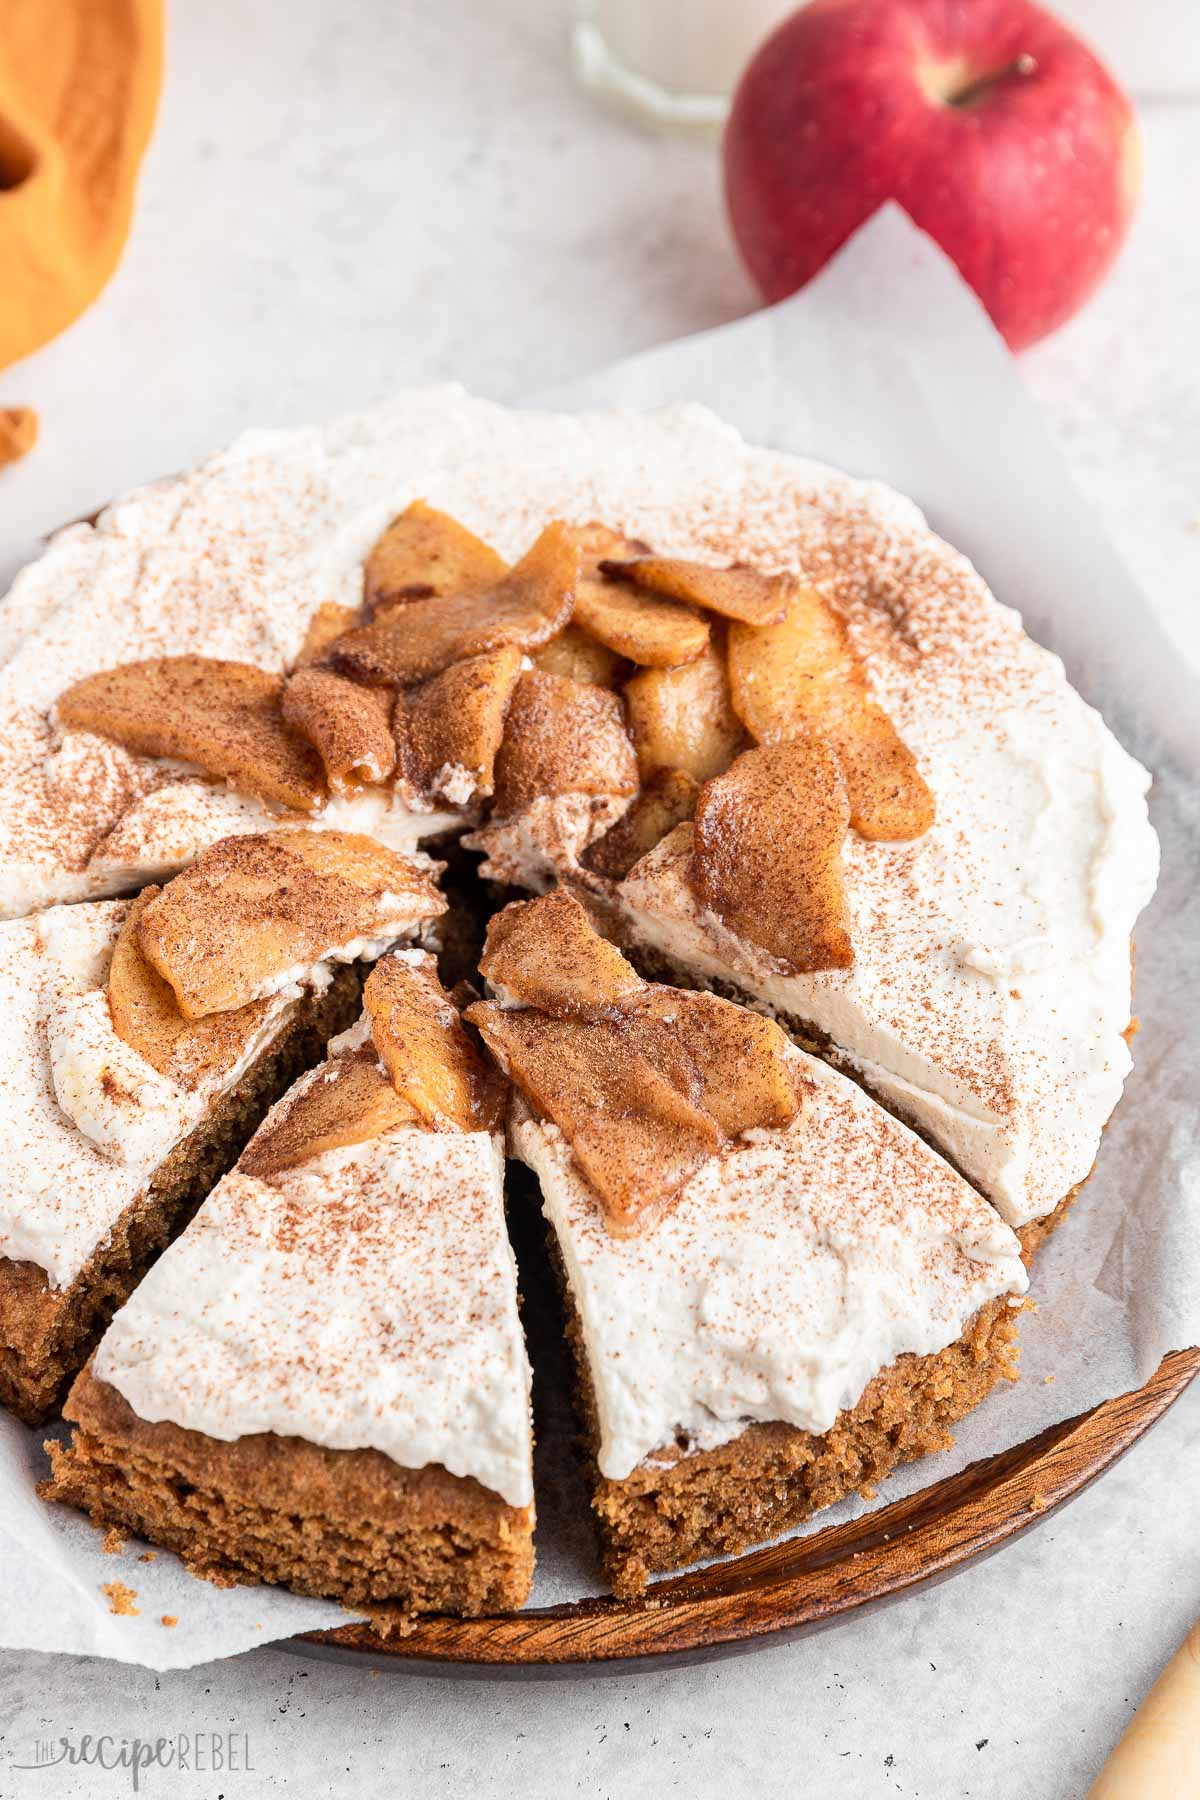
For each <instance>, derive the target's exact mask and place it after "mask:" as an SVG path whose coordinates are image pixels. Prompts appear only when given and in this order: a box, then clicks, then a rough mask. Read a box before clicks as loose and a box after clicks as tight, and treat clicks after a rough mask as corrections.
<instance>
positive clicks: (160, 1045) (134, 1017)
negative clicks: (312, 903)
mask: <svg viewBox="0 0 1200 1800" xmlns="http://www.w3.org/2000/svg"><path fill="white" fill-rule="evenodd" d="M161 892H162V889H161V888H158V887H147V888H143V889H142V891H141V893H140V894H139V895H138V897H137V899H136V900H135V901H134V902H133V903H132V905H131V906H130V908H129V912H128V914H127V915H126V919H125V923H124V925H123V926H122V927H121V932H120V936H119V937H118V938H117V941H116V943H115V944H114V946H113V954H112V962H111V964H110V965H109V971H108V1010H109V1013H110V1015H111V1017H112V1022H113V1030H114V1031H115V1032H116V1034H117V1036H118V1037H119V1038H120V1040H121V1042H122V1043H123V1044H128V1045H129V1047H130V1049H131V1050H136V1051H137V1053H138V1055H139V1056H143V1057H145V1059H146V1061H147V1062H148V1063H149V1064H150V1067H151V1068H152V1069H157V1070H158V1072H159V1074H160V1075H166V1076H167V1077H168V1078H169V1079H170V1080H171V1081H175V1082H178V1084H179V1086H180V1087H182V1088H188V1089H192V1088H197V1087H199V1086H200V1085H201V1084H202V1083H203V1082H206V1081H219V1080H220V1079H221V1078H222V1077H223V1076H225V1075H227V1074H228V1073H229V1071H230V1070H231V1069H232V1068H234V1067H235V1066H236V1064H237V1063H238V1062H239V1061H240V1059H241V1057H242V1055H243V1054H244V1052H245V1050H246V1047H247V1045H248V1044H249V1043H250V1042H251V1040H252V1039H253V1037H254V1034H255V1032H256V1031H257V1030H258V1029H259V1027H260V1026H261V1025H262V1023H263V1021H264V1020H265V1018H266V1016H267V1014H268V1012H269V1011H270V1007H271V1003H270V1001H269V1000H252V1001H251V1002H250V1004H249V1005H248V1006H241V1007H239V1008H238V1009H237V1010H236V1011H235V1012H225V1013H213V1014H212V1015H211V1017H209V1018H207V1019H185V1018H184V1016H183V1014H182V1013H181V1012H180V1010H179V1005H178V1002H177V1001H176V999H175V994H174V992H173V990H172V989H171V987H170V986H169V984H168V983H167V982H165V981H164V980H163V978H162V976H161V975H160V974H159V973H158V971H157V969H154V968H152V967H151V965H150V964H149V963H148V962H147V961H146V958H145V956H144V955H143V954H142V948H141V944H140V943H139V941H138V922H139V920H140V918H141V916H142V913H143V912H144V911H145V909H146V907H147V906H148V905H149V904H150V902H151V901H152V900H153V899H155V898H156V897H157V895H159V894H160V893H161Z"/></svg>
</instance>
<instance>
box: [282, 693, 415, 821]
mask: <svg viewBox="0 0 1200 1800" xmlns="http://www.w3.org/2000/svg"><path fill="white" fill-rule="evenodd" d="M282 707H283V716H284V719H285V720H286V721H287V723H288V724H289V725H291V726H292V727H293V729H294V730H296V731H298V732H299V733H300V735H301V736H302V737H305V738H307V739H308V741H309V743H310V744H311V745H312V747H313V749H314V750H315V751H316V752H317V754H318V756H319V757H320V758H321V761H322V762H323V763H324V765H325V779H326V780H327V781H328V783H329V786H330V789H331V790H332V792H333V793H335V794H356V793H357V792H358V791H359V789H360V788H364V787H367V786H369V785H371V784H372V783H374V782H379V781H386V780H387V778H388V776H389V775H390V774H391V772H392V769H393V767H394V765H395V761H396V745H395V740H394V739H393V737H392V724H391V710H392V708H391V695H390V694H388V693H387V692H386V691H385V690H383V689H382V688H365V687H361V686H360V685H359V683H358V682H356V681H347V680H346V678H345V676H344V675H335V674H334V673H333V671H332V669H300V670H299V671H297V673H296V674H294V675H292V676H291V677H290V678H289V680H288V682H287V685H286V687H285V688H284V690H283V702H282Z"/></svg>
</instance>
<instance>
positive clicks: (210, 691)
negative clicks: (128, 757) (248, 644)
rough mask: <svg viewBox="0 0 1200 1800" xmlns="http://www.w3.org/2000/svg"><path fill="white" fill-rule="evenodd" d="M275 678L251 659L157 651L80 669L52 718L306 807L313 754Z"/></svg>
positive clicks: (315, 803)
mask: <svg viewBox="0 0 1200 1800" xmlns="http://www.w3.org/2000/svg"><path fill="white" fill-rule="evenodd" d="M282 693H283V680H282V678H281V677H280V676H278V675H269V674H267V673H266V671H265V670H263V669H257V668H255V667H254V666H253V665H252V664H250V663H239V662H221V661H218V660H217V659H216V658H213V657H206V656H161V657H154V658H151V659H150V660H149V661H147V662H134V663H123V664H122V665H121V666H120V667H119V668H116V669H106V670H105V671H103V672H102V673H101V674H97V675H85V676H84V678H83V680H82V681H77V682H75V683H74V685H73V686H72V687H69V688H68V689H67V691H66V693H65V694H63V695H62V696H61V698H60V699H59V702H58V707H57V712H58V719H59V723H60V724H62V725H65V726H67V727H68V728H69V729H71V730H74V731H92V732H95V733H97V735H98V736H100V737H107V738H112V739H114V740H115V742H117V743H118V744H123V745H124V746H125V748H126V749H127V750H134V751H137V752H139V753H140V754H141V755H143V756H170V757H178V758H179V759H180V760H181V761H183V762H187V763H193V764H194V765H195V766H196V767H197V768H198V769H201V770H203V772H204V773H205V774H207V775H215V776H217V777H219V778H220V779H221V780H223V781H227V782H228V783H229V784H230V786H231V787H234V788H236V789H237V791H238V792H239V793H242V794H250V795H253V796H254V797H255V798H256V799H259V800H262V801H265V803H266V804H267V805H268V806H275V807H288V808H291V809H293V810H295V811H297V812H315V811H317V809H318V808H319V807H320V806H321V805H322V804H323V803H324V801H325V798H326V787H325V776H324V772H323V770H322V767H321V759H320V757H319V756H318V755H317V753H316V751H315V750H314V749H313V747H312V745H311V744H310V743H308V742H307V741H306V740H305V739H304V738H303V737H302V736H301V735H300V733H299V732H297V731H294V730H293V729H292V727H291V726H290V725H288V724H287V723H286V721H285V720H284V717H283V713H282V711H281V708H280V699H281V696H282Z"/></svg>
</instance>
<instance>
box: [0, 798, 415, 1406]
mask: <svg viewBox="0 0 1200 1800" xmlns="http://www.w3.org/2000/svg"><path fill="white" fill-rule="evenodd" d="M321 839H322V842H321V845H320V858H319V861H320V866H319V867H314V866H313V865H312V864H311V862H306V861H305V860H304V859H303V858H302V857H298V856H296V855H295V854H294V852H293V846H295V845H296V844H297V843H299V842H300V838H299V834H293V833H283V834H280V835H279V836H278V837H276V836H274V835H271V834H268V835H266V836H263V837H257V838H255V837H246V838H239V839H237V840H234V841H232V843H219V844H217V845H215V846H213V848H212V849H211V850H209V851H208V852H206V853H205V854H204V855H203V856H201V857H200V859H199V860H198V861H197V862H196V863H195V864H193V866H192V867H191V869H190V870H188V871H187V872H186V874H184V875H181V876H179V877H178V878H177V880H176V881H174V882H171V883H169V884H168V885H167V886H166V887H165V888H162V889H157V888H151V889H146V890H144V891H143V893H142V894H141V895H139V897H138V898H137V900H135V901H127V900H113V901H98V902H85V903H83V904H81V905H78V906H60V907H52V908H50V909H49V910H48V911H46V912H44V913H41V914H39V915H37V916H36V917H33V918H29V919H22V920H16V921H11V922H9V923H6V924H3V925H0V999H2V1001H3V1006H4V1017H5V1034H4V1044H3V1052H2V1062H3V1068H2V1080H0V1093H2V1094H3V1118H4V1135H5V1150H6V1154H5V1159H4V1173H3V1178H2V1179H0V1403H3V1404H4V1405H6V1406H8V1407H9V1408H11V1410H13V1411H14V1412H16V1413H17V1415H18V1416H19V1417H20V1418H23V1419H26V1420H27V1421H29V1422H30V1423H36V1422H39V1421H40V1420H42V1419H44V1418H46V1417H48V1416H49V1414H50V1413H51V1412H52V1411H53V1410H54V1408H55V1406H56V1404H57V1403H58V1401H59V1400H60V1398H61V1396H62V1394H63V1393H64V1392H65V1391H66V1387H67V1385H68V1383H69V1382H70V1380H71V1378H72V1376H73V1375H74V1374H75V1373H76V1371H77V1370H78V1369H79V1368H80V1367H81V1366H82V1365H83V1363H84V1362H85V1360H86V1358H87V1356H88V1355H89V1353H90V1351H91V1350H92V1348H93V1347H94V1345H95V1343H96V1341H97V1339H98V1338H99V1336H100V1333H101V1332H102V1331H103V1329H104V1327H105V1325H106V1324H107V1323H108V1320H109V1319H110V1318H111V1317H112V1314H113V1312H114V1310H115V1308H116V1307H117V1306H119V1305H120V1304H121V1302H122V1301H123V1300H124V1299H125V1297H126V1296H127V1295H128V1294H129V1293H130V1291H131V1290H132V1289H133V1287H134V1286H135V1285H136V1284H137V1282H138V1281H139V1280H140V1278H141V1276H142V1275H143V1274H144V1273H145V1271H146V1269H147V1268H148V1266H149V1265H150V1263H151V1262H152V1260H153V1259H154V1257H155V1256H156V1255H157V1254H158V1252H159V1251H160V1250H161V1249H162V1248H163V1246H164V1244H166V1243H167V1242H168V1241H169V1240H170V1238H171V1237H172V1236H173V1235H174V1233H175V1232H176V1231H178V1230H179V1228H180V1227H181V1226H182V1225H183V1224H185V1223H186V1221H187V1219H188V1218H189V1217H190V1216H191V1214H192V1213H193V1212H194V1211H195V1209H196V1207H197V1206H198V1205H199V1203H200V1201H201V1200H202V1199H203V1198H204V1196H205V1194H207V1193H208V1191H209V1189H210V1188H211V1187H212V1185H213V1183H214V1182H215V1181H216V1180H217V1178H218V1176H219V1175H220V1174H221V1173H222V1171H223V1170H225V1169H227V1168H228V1167H229V1166H230V1165H231V1163H232V1162H233V1161H234V1159H235V1158H236V1156H237V1154H238V1152H239V1150H240V1149H241V1147H242V1145H243V1144H244V1143H245V1142H246V1140H247V1138H248V1137H249V1136H250V1134H251V1132H252V1131H253V1130H254V1128H255V1126H256V1125H257V1124H258V1122H259V1120H260V1119H261V1118H262V1116H263V1114H264V1113H265V1111H266V1109H267V1107H268V1106H269V1105H270V1104H271V1102H272V1101H274V1100H275V1099H276V1098H277V1097H278V1096H279V1095H280V1094H281V1093H282V1092H283V1090H284V1088H285V1087H286V1086H287V1085H288V1083H289V1082H290V1081H292V1080H293V1079H294V1078H295V1076H296V1075H297V1074H299V1073H300V1071H301V1070H302V1069H304V1068H306V1067H308V1066H309V1065H310V1064H311V1063H312V1062H313V1061H315V1059H316V1058H317V1057H318V1056H319V1055H320V1053H321V1050H322V1048H323V1046H324V1044H325V1042H326V1040H327V1039H328V1038H329V1036H330V1035H331V1034H332V1033H335V1032H338V1031H341V1030H342V1029H344V1027H345V1026H346V1025H347V1024H348V1023H349V1021H350V1019H351V1018H353V1016H354V1014H355V1013H356V1011H357V1008H358V1001H359V994H360V991H361V985H362V975H361V972H360V971H361V966H362V964H363V963H364V962H365V961H369V960H371V959H373V958H374V957H376V956H378V955H379V954H380V953H381V951H383V950H384V949H386V948H388V947H389V946H391V945H393V944H396V943H398V942H403V941H405V940H407V939H409V938H411V937H412V936H413V935H414V933H415V932H416V931H418V930H419V928H420V927H421V925H422V924H423V923H424V922H425V921H427V920H432V919H433V918H436V917H437V916H438V915H439V914H440V913H441V911H442V908H443V901H442V898H441V896H440V894H439V893H438V891H437V888H436V886H435V885H434V882H433V879H432V871H433V868H434V865H432V864H430V863H428V862H427V861H426V860H425V859H424V858H421V859H419V860H413V859H411V858H406V857H403V856H399V855H397V854H396V853H394V852H393V851H389V850H385V849H383V848H382V847H381V846H379V845H377V844H373V843H369V842H367V841H365V840H362V839H358V838H353V837H347V836H344V835H343V834H341V833H336V832H327V833H322V834H321ZM356 965H357V966H356ZM173 981H174V982H176V983H178V985H179V988H180V989H182V990H183V992H184V993H185V994H186V995H187V996H188V998H189V1004H190V1009H191V1010H190V1013H189V1012H185V1011H184V1010H183V1007H182V1005H181V1003H180V999H179V997H178V994H177V991H176V987H175V986H173V985H172V982H173Z"/></svg>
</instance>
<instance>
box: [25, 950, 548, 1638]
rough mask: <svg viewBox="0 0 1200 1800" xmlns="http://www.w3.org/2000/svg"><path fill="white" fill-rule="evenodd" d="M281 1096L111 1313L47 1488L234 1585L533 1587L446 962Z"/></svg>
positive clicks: (483, 1134)
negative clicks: (443, 983) (443, 973)
mask: <svg viewBox="0 0 1200 1800" xmlns="http://www.w3.org/2000/svg"><path fill="white" fill-rule="evenodd" d="M364 997H365V1001H366V1012H365V1013H364V1016H363V1018H362V1020H361V1021H360V1022H359V1023H358V1024H357V1025H356V1026H355V1027H353V1028H352V1029H351V1030H350V1031H348V1032H347V1033H346V1034H344V1036H342V1037H341V1038H339V1039H337V1040H336V1041H335V1042H334V1043H333V1044H332V1045H331V1046H330V1056H329V1060H328V1061H327V1062H326V1063H325V1064H324V1066H322V1067H320V1068H318V1069H315V1070H313V1071H311V1072H310V1073H309V1074H308V1075H306V1076H304V1077H303V1078H302V1079H301V1081H300V1082H299V1083H298V1084H297V1085H296V1086H295V1087H294V1088H293V1089H292V1091H291V1092H290V1093H289V1094H288V1095H287V1096H286V1097H285V1098H284V1099H283V1100H282V1101H281V1102H280V1103H279V1104H278V1105H277V1106H276V1107H275V1108H274V1110H273V1111H272V1112H271V1113H270V1115H269V1116H268V1118H267V1120H266V1122H265V1124H264V1125H262V1127H261V1128H260V1129H259V1131H258V1132H257V1134H256V1135H255V1137H254V1138H253V1139H252V1140H251V1142H250V1143H249V1145H248V1146H247V1148H246V1149H245V1151H244V1152H243V1154H242V1156H241V1159H240V1161H239V1163H238V1166H237V1168H236V1169H234V1170H233V1171H232V1172H231V1173H229V1174H227V1175H226V1176H225V1177H224V1178H223V1179H222V1181H221V1182H220V1183H219V1185H218V1186H217V1188H216V1189H215V1190H214V1192H213V1193H212V1194H211V1195H210V1197H209V1198H208V1199H207V1200H206V1201H205V1203H204V1205H203V1206H202V1207H201V1209H200V1211H199V1213H198V1214H197V1216H196V1218H195V1219H194V1221H193V1222H192V1224H191V1225H189V1226H188V1228H187V1230H186V1231H185V1232H184V1233H183V1235H182V1236H181V1237H180V1238H179V1239H178V1240H177V1241H176V1243H175V1244H174V1246H173V1247H172V1248H171V1249H170V1250H168V1251H167V1252H166V1254H165V1255H164V1256H163V1257H162V1258H161V1260H160V1261H159V1262H158V1263H157V1264H156V1266H155V1268H154V1269H153V1270H152V1271H151V1273H150V1274H149V1275H148V1276H147V1277H146V1279H145V1280H144V1281H143V1282H142V1284H141V1286H140V1287H139V1288H138V1289H137V1291H136V1293H135V1294H134V1295H133V1297H132V1299H130V1300H129V1302H128V1303H127V1304H126V1306H125V1307H124V1308H123V1309H122V1311H120V1312H119V1313H118V1314H117V1316H116V1318H115V1319H114V1321H113V1323H112V1325H111V1326H110V1327H109V1329H108V1331H107V1333H106V1334H105V1337H104V1338H103V1340H102V1342H101V1344H100V1347H99V1349H98V1350H97V1352H96V1354H95V1357H94V1359H93V1361H92V1362H91V1363H90V1364H89V1365H88V1367H87V1369H86V1370H85V1371H84V1372H83V1373H82V1374H81V1375H80V1377H79V1379H78V1380H77V1382H76V1383H75V1386H74V1388H73V1389H72V1391H71V1395H70V1398H69V1400H68V1402H67V1405H66V1407H65V1409H64V1410H65V1416H66V1417H67V1418H68V1419H69V1420H70V1421H71V1422H72V1423H73V1425H74V1427H75V1430H74V1433H73V1437H72V1441H71V1443H70V1445H69V1446H68V1447H65V1448H64V1447H61V1446H56V1445H51V1446H50V1450H51V1456H52V1458H53V1473H52V1477H51V1479H50V1481H49V1483H48V1484H47V1485H46V1488H45V1492H46V1494H47V1495H48V1496H49V1497H50V1498H53V1499H56V1500H60V1501H64V1502H67V1503H69V1504H71V1505H75V1506H78V1507H81V1508H83V1509H84V1510H85V1511H87V1512H88V1513H89V1514H90V1515H91V1517H92V1519H93V1520H94V1521H95V1522H96V1523H97V1524H98V1525H103V1526H107V1527H112V1526H116V1527H117V1528H118V1529H120V1530H122V1531H129V1532H135V1533H137V1534H139V1535H140V1536H142V1537H145V1538H148V1539H149V1540H150V1541H151V1542H152V1543H155V1544H161V1545H165V1546H166V1547H168V1548H170V1549H172V1550H175V1551H178V1552H179V1554H180V1555H181V1556H182V1557H183V1559H184V1561H185V1563H186V1564H187V1566H188V1567H189V1568H190V1569H192V1570H193V1571H194V1572H196V1573H198V1574H203V1575H206V1576H208V1577H210V1578H211V1579H214V1580H216V1581H218V1582H220V1583H229V1582H234V1581H257V1580H265V1581H275V1582H283V1583H285V1584H286V1585H287V1586H289V1587H291V1588H294V1589H296V1590H297V1591H298V1592H300V1593H306V1594H318V1595H326V1596H332V1597H334V1598H338V1599H342V1600H344V1601H346V1602H347V1604H349V1605H353V1606H356V1607H366V1608H367V1609H369V1610H371V1611H373V1612H374V1611H376V1610H377V1609H379V1608H381V1607H382V1608H387V1609H389V1610H388V1612H387V1613H386V1614H385V1615H384V1619H383V1622H384V1623H385V1625H390V1624H394V1623H396V1622H397V1621H400V1622H404V1621H406V1620H408V1619H411V1618H412V1617H413V1616H414V1615H415V1614H419V1613H424V1612H430V1611H435V1612H454V1613H463V1614H479V1613H485V1612H489V1611H494V1610H496V1609H498V1608H504V1607H516V1606H520V1605H521V1603H522V1602H523V1601H524V1599H525V1598H526V1596H527V1594H528V1591H529V1584H530V1580H531V1577H532V1571H533V1538H532V1531H533V1475H532V1434H531V1425H530V1403H529V1392H530V1370H529V1364H528V1360H527V1358H526V1352H525V1342H524V1338H523V1336H522V1332H521V1326H520V1321H519V1319H518V1315H517V1279H516V1264H515V1261H514V1257H513V1252H512V1249H511V1246H510V1244H509V1240H508V1236H507V1233H506V1230H505V1216H504V1139H503V1118H504V1111H505V1091H504V1083H503V1081H502V1079H500V1078H499V1076H498V1074H497V1072H496V1070H495V1069H494V1068H492V1067H491V1066H490V1065H489V1064H488V1063H487V1061H486V1059H485V1058H483V1057H482V1056H481V1055H480V1053H479V1052H478V1050H477V1049H476V1047H475V1046H474V1044H473V1043H472V1042H471V1040H470V1038H469V1037H468V1035H467V1033H466V1032H465V1030H464V1028H463V1026H462V1023H461V1020H460V1018H459V1015H458V1013H457V1011H456V1010H455V1008H454V1007H453V1005H451V1003H450V1002H449V1000H448V998H447V996H446V995H445V993H444V992H443V991H442V989H441V988H440V986H439V984H438V981H437V976H436V973H435V972H434V967H433V961H432V958H430V957H426V956H424V955H422V953H420V952H418V951H404V950H402V951H398V952H396V953H395V954H394V955H392V956H389V957H386V958H384V960H383V961H381V962H380V963H378V964H377V965H376V968H375V970H374V971H373V973H372V974H371V975H370V977H369V978H368V980H367V984H366V989H365V994H364Z"/></svg>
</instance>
